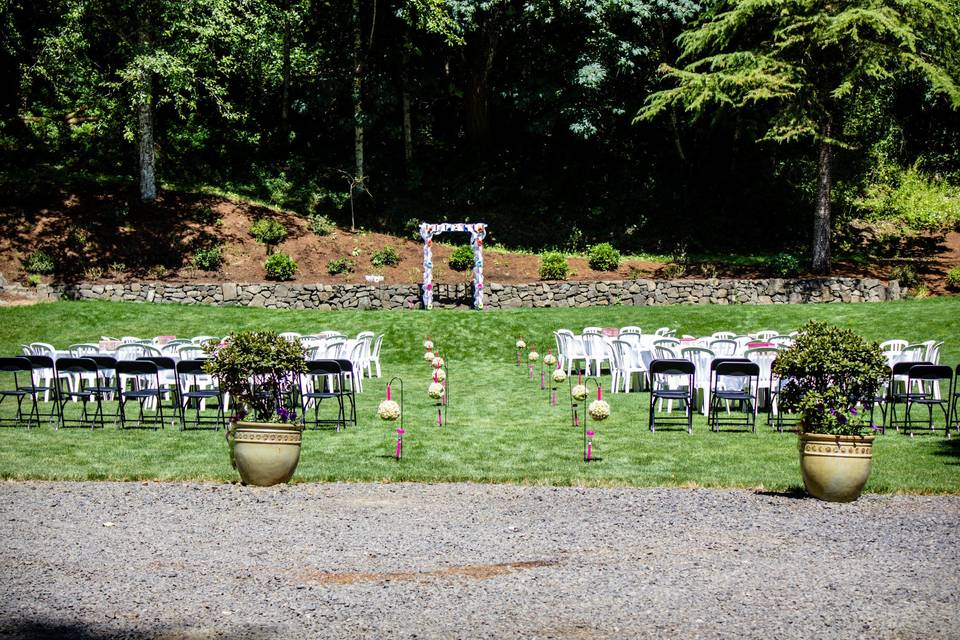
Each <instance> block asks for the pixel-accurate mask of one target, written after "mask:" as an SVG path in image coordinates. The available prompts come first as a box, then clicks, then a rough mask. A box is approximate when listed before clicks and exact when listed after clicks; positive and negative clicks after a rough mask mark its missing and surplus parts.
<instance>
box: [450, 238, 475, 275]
mask: <svg viewBox="0 0 960 640" xmlns="http://www.w3.org/2000/svg"><path fill="white" fill-rule="evenodd" d="M448 264H449V265H450V268H451V269H453V270H454V271H466V270H467V269H472V268H473V247H471V246H470V245H466V244H461V245H458V246H457V248H456V249H454V250H453V253H451V254H450V260H449V261H448Z"/></svg>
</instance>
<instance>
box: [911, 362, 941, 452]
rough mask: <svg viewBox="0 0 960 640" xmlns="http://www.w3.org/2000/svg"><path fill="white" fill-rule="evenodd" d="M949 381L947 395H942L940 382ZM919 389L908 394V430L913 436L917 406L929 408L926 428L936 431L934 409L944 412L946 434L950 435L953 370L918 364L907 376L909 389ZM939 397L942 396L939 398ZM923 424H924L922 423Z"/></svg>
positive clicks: (935, 365)
mask: <svg viewBox="0 0 960 640" xmlns="http://www.w3.org/2000/svg"><path fill="white" fill-rule="evenodd" d="M941 380H946V381H947V393H945V394H944V393H942V391H943V389H942V388H941V387H940V381H941ZM913 388H917V389H919V391H918V392H910V393H907V407H906V415H905V416H904V417H905V419H906V430H907V431H909V432H910V435H913V426H914V424H916V423H917V421H916V420H914V419H913V415H912V413H911V411H912V409H913V407H914V406H916V405H920V406H922V407H926V408H927V420H926V423H925V424H926V426H927V427H928V428H929V429H930V431H935V430H936V428H935V425H934V423H933V409H934V407H938V408H939V409H940V410H941V411H943V424H944V433H946V434H947V435H949V434H950V394H951V393H952V392H953V370H952V369H950V367H948V366H946V365H937V364H918V365H915V366H913V367H910V371H909V373H908V374H907V389H913ZM937 396H940V397H939V398H938V397H937ZM921 424H924V423H922V422H921Z"/></svg>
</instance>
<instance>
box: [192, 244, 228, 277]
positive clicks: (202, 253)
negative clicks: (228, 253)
mask: <svg viewBox="0 0 960 640" xmlns="http://www.w3.org/2000/svg"><path fill="white" fill-rule="evenodd" d="M221 262H223V255H222V254H221V249H220V245H218V244H217V245H214V246H212V247H207V248H206V249H197V251H196V252H195V253H194V254H193V257H192V258H191V259H190V264H192V265H193V266H194V268H196V269H200V270H201V271H216V270H217V269H219V268H220V263H221Z"/></svg>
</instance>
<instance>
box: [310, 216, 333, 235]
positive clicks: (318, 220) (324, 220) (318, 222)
mask: <svg viewBox="0 0 960 640" xmlns="http://www.w3.org/2000/svg"><path fill="white" fill-rule="evenodd" d="M307 227H308V228H309V229H310V231H311V232H313V233H315V234H316V235H318V236H328V235H330V234H331V233H333V232H334V231H335V230H336V228H337V225H336V224H334V222H333V220H331V219H330V218H328V217H327V216H325V215H322V214H319V213H314V214H311V215H310V217H308V218H307Z"/></svg>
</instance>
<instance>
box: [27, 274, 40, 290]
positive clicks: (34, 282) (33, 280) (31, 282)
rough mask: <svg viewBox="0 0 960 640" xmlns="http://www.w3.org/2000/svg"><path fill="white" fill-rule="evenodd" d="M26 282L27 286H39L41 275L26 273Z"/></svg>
mask: <svg viewBox="0 0 960 640" xmlns="http://www.w3.org/2000/svg"><path fill="white" fill-rule="evenodd" d="M26 283H27V286H28V287H39V286H40V285H41V284H43V276H41V275H40V274H39V273H31V274H28V275H27V280H26Z"/></svg>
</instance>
